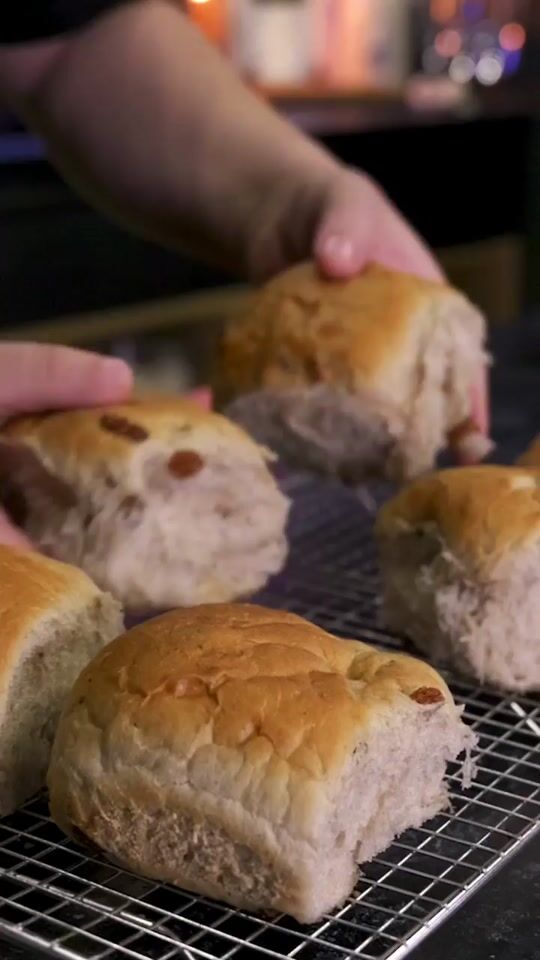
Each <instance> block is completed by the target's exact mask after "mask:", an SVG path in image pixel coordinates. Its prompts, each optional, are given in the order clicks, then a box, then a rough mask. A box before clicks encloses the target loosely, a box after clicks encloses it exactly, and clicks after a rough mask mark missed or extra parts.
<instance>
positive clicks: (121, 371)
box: [98, 357, 133, 394]
mask: <svg viewBox="0 0 540 960" xmlns="http://www.w3.org/2000/svg"><path fill="white" fill-rule="evenodd" d="M98 379H99V381H100V385H101V386H102V388H103V389H104V390H105V391H110V392H111V393H114V394H125V393H129V392H130V391H131V389H132V387H133V372H132V370H131V368H130V367H128V365H127V363H124V361H123V360H119V359H118V357H104V358H103V360H102V361H101V363H100V366H99V374H98Z"/></svg>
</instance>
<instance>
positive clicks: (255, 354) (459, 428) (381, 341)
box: [215, 264, 491, 482]
mask: <svg viewBox="0 0 540 960" xmlns="http://www.w3.org/2000/svg"><path fill="white" fill-rule="evenodd" d="M484 335H485V330H484V321H483V318H482V316H481V314H480V313H479V312H478V310H476V309H475V308H474V307H473V306H472V305H471V304H470V303H469V302H468V301H467V300H466V299H465V297H463V296H462V295H461V294H459V293H458V292H457V291H455V290H453V289H451V288H450V287H448V286H445V285H444V284H439V283H428V282H427V281H424V280H418V279H416V278H414V277H411V276H407V275H405V274H400V273H395V272H392V271H390V270H386V269H384V268H382V267H379V266H374V265H372V266H369V267H368V268H366V270H365V271H364V273H363V274H362V275H361V276H358V277H356V278H355V279H353V280H350V281H348V282H343V281H340V282H337V281H328V280H323V279H321V278H320V277H319V275H318V274H317V271H316V268H315V267H314V266H313V265H312V264H302V265H300V266H297V267H294V268H293V269H291V270H288V271H287V272H286V273H283V274H282V275H281V276H279V277H277V278H276V279H274V280H272V281H270V283H268V284H267V285H266V286H265V287H264V288H263V289H262V291H261V292H260V293H259V294H258V295H257V296H256V297H255V301H254V304H253V306H252V307H251V308H250V309H249V311H248V312H247V314H246V315H245V316H244V317H243V318H241V319H239V320H238V321H237V322H234V323H232V324H231V325H230V326H229V327H228V328H227V329H226V331H225V334H224V337H223V340H222V342H221V345H220V349H219V353H218V357H217V362H216V371H215V389H216V396H217V399H218V404H219V405H220V406H223V407H225V408H226V409H227V412H228V413H229V415H230V416H231V417H232V418H233V419H235V420H237V421H238V422H239V423H242V424H243V425H244V426H245V427H246V428H247V429H248V430H250V432H251V433H253V435H254V436H257V437H258V438H259V439H260V440H261V441H262V442H264V443H268V444H269V445H270V446H271V447H272V449H273V450H276V452H278V453H279V454H280V455H281V456H282V457H284V458H285V459H286V460H288V461H290V462H291V463H293V464H295V465H300V466H301V467H309V468H311V469H315V470H319V471H323V472H324V473H329V474H334V475H337V476H340V477H341V478H342V479H345V480H350V481H353V482H355V481H359V480H361V479H363V478H364V477H365V476H367V475H379V476H381V475H383V476H387V477H391V478H392V479H397V480H402V479H404V478H411V477H414V476H416V475H418V474H420V473H422V472H424V471H426V470H429V469H431V468H432V467H433V464H434V461H435V458H436V456H437V454H438V452H439V451H440V450H442V449H443V448H444V447H445V446H446V444H447V441H448V440H450V441H452V440H453V442H454V446H456V447H458V448H462V447H463V448H464V450H465V453H466V454H467V455H470V454H471V453H473V454H474V456H475V457H479V458H480V459H482V458H483V457H484V456H485V455H486V454H487V453H488V452H489V450H490V449H491V443H490V442H489V441H487V440H486V438H485V437H483V436H481V435H480V434H479V433H478V431H476V429H475V427H474V426H473V425H472V421H471V390H472V385H473V383H474V382H475V380H477V379H478V378H479V376H480V372H481V369H482V365H483V364H484V363H485V362H486V355H485V353H484V349H483V343H484Z"/></svg>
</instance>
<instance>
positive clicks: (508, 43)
mask: <svg viewBox="0 0 540 960" xmlns="http://www.w3.org/2000/svg"><path fill="white" fill-rule="evenodd" d="M526 39H527V32H526V30H525V27H522V26H521V24H520V23H505V25H504V27H502V29H501V32H500V33H499V43H500V45H501V47H502V48H503V50H506V51H507V52H508V53H516V51H518V50H522V49H523V47H524V46H525V40H526Z"/></svg>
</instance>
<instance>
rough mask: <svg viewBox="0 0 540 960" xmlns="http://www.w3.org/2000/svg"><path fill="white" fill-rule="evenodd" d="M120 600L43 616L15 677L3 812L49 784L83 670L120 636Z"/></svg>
mask: <svg viewBox="0 0 540 960" xmlns="http://www.w3.org/2000/svg"><path fill="white" fill-rule="evenodd" d="M122 626H123V622H122V615H121V612H120V608H119V606H118V604H117V603H116V601H114V600H113V599H112V597H109V596H106V595H104V596H98V597H96V598H95V599H93V600H92V602H91V603H89V604H87V605H86V606H84V607H82V608H79V609H69V610H60V611H58V612H54V613H51V614H50V615H48V616H47V617H43V618H42V619H41V620H40V622H39V623H38V624H37V625H36V627H35V628H34V631H33V635H32V636H31V637H30V638H29V640H28V650H29V652H28V654H27V656H26V657H24V659H22V660H21V662H20V663H19V665H18V667H17V668H16V670H15V674H14V676H13V679H12V681H11V684H10V687H9V693H8V699H7V705H6V710H5V716H4V719H3V722H2V725H1V726H2V729H1V735H0V815H2V816H5V815H6V814H8V813H10V812H12V811H13V810H14V809H15V808H16V807H18V806H19V805H20V804H21V803H23V802H24V801H25V800H27V799H28V798H29V797H31V796H32V795H33V794H34V793H36V792H37V791H38V790H40V789H41V788H42V787H43V785H44V783H45V776H46V772H47V767H48V763H49V756H50V750H51V744H52V741H53V737H54V734H55V731H56V726H57V723H58V718H59V716H60V712H61V709H62V707H63V705H64V702H65V700H66V698H67V696H68V694H69V692H70V690H71V687H72V686H73V684H74V682H75V680H76V679H77V677H78V675H79V673H80V672H81V670H82V669H83V668H84V667H85V666H86V664H87V663H88V662H89V661H90V660H91V659H92V658H93V657H94V656H95V655H96V653H98V652H99V650H101V648H102V647H103V646H104V645H105V644H106V643H108V642H109V641H110V640H113V639H114V637H116V636H118V634H119V633H120V632H121V630H122Z"/></svg>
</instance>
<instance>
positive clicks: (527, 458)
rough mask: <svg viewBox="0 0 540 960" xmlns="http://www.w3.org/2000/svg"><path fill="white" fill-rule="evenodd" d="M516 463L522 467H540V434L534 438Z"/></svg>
mask: <svg viewBox="0 0 540 960" xmlns="http://www.w3.org/2000/svg"><path fill="white" fill-rule="evenodd" d="M516 463H517V465H518V466H521V467H540V436H538V437H535V438H534V440H533V441H532V443H531V444H530V445H529V446H528V447H527V449H526V451H525V453H522V454H521V456H520V457H519V459H518V460H516Z"/></svg>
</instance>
